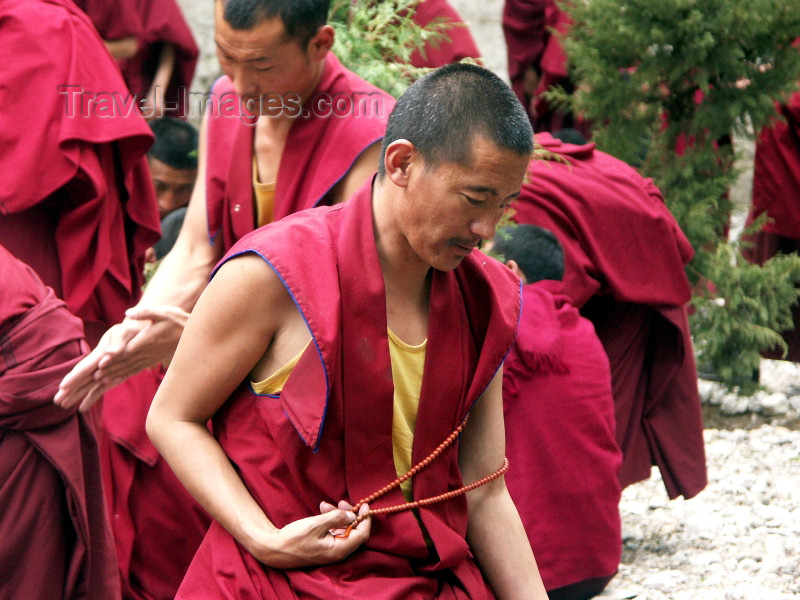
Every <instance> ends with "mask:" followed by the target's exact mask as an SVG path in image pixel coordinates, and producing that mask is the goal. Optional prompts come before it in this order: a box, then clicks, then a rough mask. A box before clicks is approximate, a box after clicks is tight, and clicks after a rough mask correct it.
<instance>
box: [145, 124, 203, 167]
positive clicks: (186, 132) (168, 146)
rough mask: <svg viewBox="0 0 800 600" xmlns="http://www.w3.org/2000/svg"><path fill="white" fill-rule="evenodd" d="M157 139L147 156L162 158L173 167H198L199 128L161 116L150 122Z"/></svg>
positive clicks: (161, 159)
mask: <svg viewBox="0 0 800 600" xmlns="http://www.w3.org/2000/svg"><path fill="white" fill-rule="evenodd" d="M150 129H152V130H153V133H154V134H155V136H156V141H155V142H154V143H153V146H152V147H151V148H150V151H149V152H148V153H147V156H149V157H151V158H155V159H156V160H160V161H161V162H162V163H164V164H165V165H168V166H170V167H172V168H173V169H196V168H197V129H196V128H195V127H194V125H191V124H189V123H187V122H186V121H182V120H181V119H176V118H175V117H161V118H160V119H155V120H154V121H151V122H150Z"/></svg>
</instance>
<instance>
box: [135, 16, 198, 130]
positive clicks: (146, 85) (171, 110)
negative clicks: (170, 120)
mask: <svg viewBox="0 0 800 600" xmlns="http://www.w3.org/2000/svg"><path fill="white" fill-rule="evenodd" d="M138 10H139V15H140V17H141V21H142V29H141V32H140V33H139V35H138V36H137V41H138V42H139V51H138V52H137V53H136V55H135V56H133V57H131V58H130V59H128V60H125V61H122V63H121V65H120V67H121V69H122V74H123V76H124V77H125V82H126V83H127V84H128V88H129V89H130V91H131V93H132V94H140V95H142V96H144V95H146V94H147V93H148V92H149V91H150V86H151V85H152V84H153V78H154V77H155V74H156V69H157V68H158V63H159V60H160V58H161V50H162V48H163V46H164V45H165V44H171V45H172V46H173V47H174V48H175V69H174V70H173V72H172V78H171V79H170V81H169V85H168V86H167V88H166V89H165V90H162V92H163V93H164V102H165V105H164V108H165V109H166V114H167V115H171V116H180V117H182V116H185V114H186V109H187V101H188V97H189V96H188V92H189V86H190V85H191V83H192V77H194V69H195V66H196V65H197V57H198V55H199V50H198V48H197V44H195V41H194V37H193V36H192V31H191V29H189V25H188V24H187V23H186V20H185V19H184V17H183V12H181V8H180V6H179V5H178V3H177V1H176V0H139V2H138Z"/></svg>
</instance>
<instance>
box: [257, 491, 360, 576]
mask: <svg viewBox="0 0 800 600" xmlns="http://www.w3.org/2000/svg"><path fill="white" fill-rule="evenodd" d="M368 510H369V507H368V506H367V505H366V504H365V505H363V506H362V507H361V509H360V510H359V514H362V513H366V512H367V511H368ZM355 518H356V515H355V514H354V513H353V507H352V506H351V505H350V504H348V503H347V502H345V501H344V500H342V501H341V502H339V507H338V508H337V507H335V506H333V505H332V504H329V503H327V502H321V503H320V514H319V515H317V516H315V517H308V518H306V519H300V520H299V521H294V522H292V523H289V524H288V525H286V526H285V527H282V528H281V529H279V530H278V531H277V533H275V538H274V539H273V540H271V541H270V543H269V544H267V546H268V547H266V548H264V549H263V550H260V551H256V552H253V555H254V556H255V557H256V558H257V559H258V560H259V561H261V562H262V563H264V564H265V565H268V566H270V567H274V568H277V569H293V568H298V567H311V566H317V565H327V564H331V563H335V562H339V561H340V560H343V559H344V558H346V557H347V556H349V555H350V554H351V553H352V552H354V551H355V550H356V548H358V547H359V546H360V545H361V544H363V543H364V542H365V541H366V540H367V538H368V537H369V532H370V527H371V520H370V519H365V520H364V521H362V522H361V523H359V524H358V526H357V527H354V528H353V530H352V531H351V532H350V536H349V537H347V538H337V537H334V536H335V533H337V532H343V531H344V530H345V529H346V528H347V526H348V525H350V523H352V522H353V521H355Z"/></svg>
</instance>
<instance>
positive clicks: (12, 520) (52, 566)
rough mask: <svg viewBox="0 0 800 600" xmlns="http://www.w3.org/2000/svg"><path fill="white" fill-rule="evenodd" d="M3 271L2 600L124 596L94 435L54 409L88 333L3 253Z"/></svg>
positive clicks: (78, 417) (71, 413) (81, 419)
mask: <svg viewBox="0 0 800 600" xmlns="http://www.w3.org/2000/svg"><path fill="white" fill-rule="evenodd" d="M0 273H2V274H3V281H2V285H0V507H2V508H1V509H0V565H2V568H0V599H2V600H20V599H25V600H37V599H42V600H45V599H46V600H57V599H62V598H63V599H75V600H78V599H84V598H88V599H89V600H114V599H118V598H119V597H120V590H119V581H118V580H117V567H116V560H115V556H114V546H113V543H112V540H111V531H110V527H109V523H108V519H107V515H106V512H105V510H104V507H103V492H102V488H101V484H100V466H99V464H98V460H99V458H98V451H97V442H96V440H95V436H94V432H93V430H92V428H91V426H90V424H89V422H88V421H87V419H86V417H85V416H84V415H82V414H79V413H78V412H77V408H75V409H72V410H64V409H62V408H61V407H59V406H56V405H55V404H53V396H54V395H55V393H56V390H57V389H58V383H59V382H60V381H61V378H62V377H63V376H64V375H66V374H67V373H68V372H69V370H70V369H71V368H72V367H73V366H74V365H75V363H76V362H77V361H78V360H79V359H80V357H81V356H82V355H83V353H84V352H85V350H86V345H85V343H84V341H83V327H82V325H81V322H80V319H78V318H77V317H75V316H73V315H72V314H70V313H69V311H68V310H67V308H66V306H65V305H64V302H63V301H62V300H59V299H57V298H56V297H55V295H54V293H53V291H52V290H51V289H49V288H47V287H45V286H44V285H43V284H42V282H41V280H40V279H39V278H38V277H37V276H36V274H35V273H34V272H33V270H32V269H31V268H30V267H28V266H27V265H25V264H23V263H22V262H20V261H18V260H17V259H15V258H14V257H13V256H12V255H11V254H10V253H9V252H8V251H6V250H5V249H4V248H3V247H2V246H0Z"/></svg>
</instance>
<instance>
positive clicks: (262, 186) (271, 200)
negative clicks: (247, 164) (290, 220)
mask: <svg viewBox="0 0 800 600" xmlns="http://www.w3.org/2000/svg"><path fill="white" fill-rule="evenodd" d="M253 198H254V199H255V204H256V227H263V226H264V225H267V224H268V223H272V220H273V217H274V215H275V182H274V181H273V182H272V183H261V182H260V181H259V179H258V163H257V162H256V155H255V152H254V153H253Z"/></svg>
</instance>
